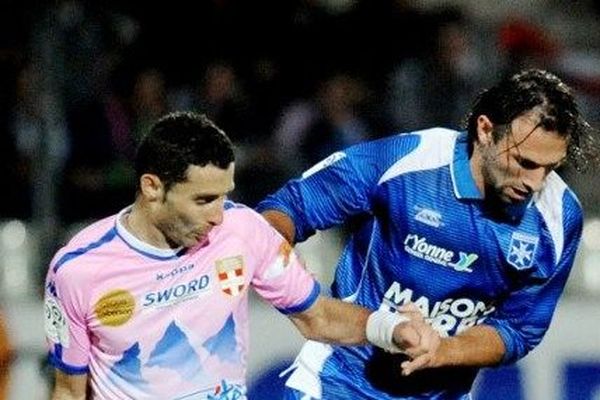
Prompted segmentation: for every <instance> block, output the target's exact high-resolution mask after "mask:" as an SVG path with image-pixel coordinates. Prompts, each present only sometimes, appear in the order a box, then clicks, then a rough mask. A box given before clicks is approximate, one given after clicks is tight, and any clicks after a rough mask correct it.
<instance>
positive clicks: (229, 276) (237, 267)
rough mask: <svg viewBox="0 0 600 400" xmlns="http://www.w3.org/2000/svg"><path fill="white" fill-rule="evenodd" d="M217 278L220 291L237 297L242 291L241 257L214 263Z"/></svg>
mask: <svg viewBox="0 0 600 400" xmlns="http://www.w3.org/2000/svg"><path fill="white" fill-rule="evenodd" d="M216 265H217V276H218V277H219V283H220V284H221V290H222V291H223V292H225V293H227V294H228V295H230V296H237V295H238V294H240V293H241V292H242V289H244V284H245V282H244V259H243V258H242V256H235V257H227V258H222V259H220V260H217V261H216Z"/></svg>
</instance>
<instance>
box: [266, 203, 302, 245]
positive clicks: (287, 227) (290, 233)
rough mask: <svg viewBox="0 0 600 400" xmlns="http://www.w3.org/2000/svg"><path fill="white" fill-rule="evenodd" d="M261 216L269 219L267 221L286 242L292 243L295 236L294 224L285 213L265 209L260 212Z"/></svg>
mask: <svg viewBox="0 0 600 400" xmlns="http://www.w3.org/2000/svg"><path fill="white" fill-rule="evenodd" d="M262 216H263V217H264V218H265V219H266V220H267V221H269V223H270V224H271V225H272V226H273V227H274V228H275V229H277V231H278V232H279V233H280V234H281V236H283V237H284V238H285V239H286V240H287V241H288V242H290V243H292V244H293V243H294V239H295V236H296V226H295V225H294V221H292V219H291V218H290V217H289V216H288V215H287V214H286V213H283V212H281V211H275V210H267V211H265V212H263V213H262Z"/></svg>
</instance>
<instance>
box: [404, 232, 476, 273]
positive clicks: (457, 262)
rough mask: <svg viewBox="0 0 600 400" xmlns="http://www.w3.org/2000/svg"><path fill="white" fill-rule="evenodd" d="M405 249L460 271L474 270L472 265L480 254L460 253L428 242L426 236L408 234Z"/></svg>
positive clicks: (419, 256)
mask: <svg viewBox="0 0 600 400" xmlns="http://www.w3.org/2000/svg"><path fill="white" fill-rule="evenodd" d="M404 250H406V252H407V253H408V254H410V255H412V256H415V257H418V258H421V259H423V260H426V261H429V262H432V263H434V264H439V265H442V266H444V267H450V268H452V269H454V270H455V271H458V272H473V270H472V269H471V265H473V263H474V262H475V261H477V259H478V258H479V256H478V255H477V254H475V253H470V254H469V253H465V252H462V251H459V252H458V255H457V254H456V253H455V252H454V251H452V250H448V249H445V248H443V247H439V246H436V245H434V244H431V243H428V242H427V239H426V238H424V237H419V235H413V234H408V235H407V236H406V238H405V239H404Z"/></svg>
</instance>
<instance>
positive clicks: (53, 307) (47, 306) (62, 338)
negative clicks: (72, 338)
mask: <svg viewBox="0 0 600 400" xmlns="http://www.w3.org/2000/svg"><path fill="white" fill-rule="evenodd" d="M44 314H45V318H44V329H45V331H46V337H48V339H50V340H51V341H53V342H54V343H59V344H60V345H62V346H63V347H69V322H68V320H67V318H66V316H65V312H64V310H63V308H62V306H61V305H60V302H59V301H58V300H57V299H55V298H53V297H50V296H46V299H45V300H44Z"/></svg>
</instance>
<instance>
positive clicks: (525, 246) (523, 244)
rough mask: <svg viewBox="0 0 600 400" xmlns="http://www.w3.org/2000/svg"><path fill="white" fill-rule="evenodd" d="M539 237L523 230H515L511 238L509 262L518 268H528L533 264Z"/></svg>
mask: <svg viewBox="0 0 600 400" xmlns="http://www.w3.org/2000/svg"><path fill="white" fill-rule="evenodd" d="M538 242H539V238H538V237H536V236H531V235H527V234H525V233H521V232H515V233H513V234H512V236H511V238H510V246H509V247H510V250H509V252H508V260H507V261H508V262H509V264H511V265H512V266H514V267H515V268H516V269H519V270H521V269H527V268H529V267H531V266H532V265H533V255H534V254H535V250H536V248H537V244H538Z"/></svg>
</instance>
